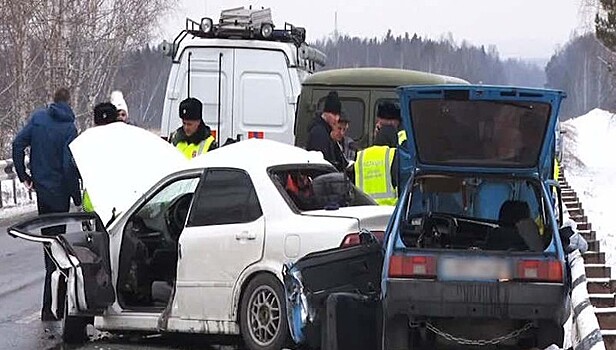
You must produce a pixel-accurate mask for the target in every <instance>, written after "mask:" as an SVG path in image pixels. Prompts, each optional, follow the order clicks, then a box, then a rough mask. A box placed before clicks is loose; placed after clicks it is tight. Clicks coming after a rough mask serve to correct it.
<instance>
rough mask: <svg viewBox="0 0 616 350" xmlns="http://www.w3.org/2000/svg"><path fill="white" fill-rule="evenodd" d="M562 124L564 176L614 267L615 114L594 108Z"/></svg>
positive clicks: (615, 220) (615, 246)
mask: <svg viewBox="0 0 616 350" xmlns="http://www.w3.org/2000/svg"><path fill="white" fill-rule="evenodd" d="M562 127H563V128H562V129H563V130H565V131H566V134H565V135H564V142H565V144H564V149H565V150H564V161H563V162H564V166H565V176H566V177H567V180H568V182H569V184H570V185H571V186H572V187H573V189H574V190H575V191H576V192H577V194H578V197H579V198H580V201H581V202H582V206H583V208H584V214H585V215H586V216H588V220H589V222H590V223H591V224H592V229H593V230H595V231H597V239H599V240H600V242H601V250H602V251H604V252H605V254H606V260H607V263H608V264H609V265H611V266H616V156H615V155H614V152H616V115H614V114H612V113H610V112H607V111H603V110H600V109H594V110H592V111H590V112H589V113H588V114H585V115H583V116H580V117H577V118H575V119H571V120H568V121H567V122H565V123H563V125H562ZM615 270H616V269H612V277H614V276H616V273H615V272H616V271H615Z"/></svg>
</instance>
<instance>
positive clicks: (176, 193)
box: [137, 178, 199, 218]
mask: <svg viewBox="0 0 616 350" xmlns="http://www.w3.org/2000/svg"><path fill="white" fill-rule="evenodd" d="M198 183H199V178H192V179H181V180H178V181H175V182H172V183H170V184H168V185H167V186H165V187H163V188H162V189H161V190H160V191H159V192H158V193H156V194H155V195H154V197H152V198H151V199H150V200H149V201H147V202H146V203H145V204H144V205H143V207H141V209H140V210H139V211H138V212H137V216H138V217H141V218H155V217H158V216H159V215H161V214H162V213H163V212H164V211H165V210H166V209H167V208H168V207H169V205H170V204H171V203H172V202H173V200H175V199H176V198H178V197H180V196H182V195H184V194H189V193H194V192H195V188H196V187H197V184H198Z"/></svg>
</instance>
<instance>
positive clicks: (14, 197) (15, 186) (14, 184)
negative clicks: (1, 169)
mask: <svg viewBox="0 0 616 350" xmlns="http://www.w3.org/2000/svg"><path fill="white" fill-rule="evenodd" d="M13 203H15V205H17V183H16V182H15V178H13Z"/></svg>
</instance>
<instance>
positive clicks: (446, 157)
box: [410, 100, 550, 167]
mask: <svg viewBox="0 0 616 350" xmlns="http://www.w3.org/2000/svg"><path fill="white" fill-rule="evenodd" d="M410 109H411V118H412V124H413V130H414V134H415V140H416V145H417V153H418V157H419V160H420V161H421V162H422V163H424V164H436V165H472V166H481V165H485V166H502V167H532V166H535V164H536V163H537V161H538V158H539V153H540V151H541V146H542V143H543V137H544V135H545V131H546V128H547V125H548V121H549V116H550V105H549V104H546V103H534V102H503V101H451V100H445V101H443V100H418V101H411V103H410Z"/></svg>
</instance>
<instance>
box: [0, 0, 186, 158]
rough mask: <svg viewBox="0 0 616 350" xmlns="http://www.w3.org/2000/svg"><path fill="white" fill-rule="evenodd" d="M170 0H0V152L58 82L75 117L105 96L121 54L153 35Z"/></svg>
mask: <svg viewBox="0 0 616 350" xmlns="http://www.w3.org/2000/svg"><path fill="white" fill-rule="evenodd" d="M176 2H177V0H0V57H1V58H0V63H2V68H0V130H2V131H1V132H0V156H2V157H5V156H6V155H7V151H8V148H9V143H10V141H11V138H12V135H13V134H14V133H15V132H16V131H17V130H18V128H19V127H20V126H21V125H23V122H24V121H25V120H26V118H27V117H28V114H29V113H30V112H31V111H32V109H33V108H35V107H37V106H44V105H45V103H46V102H47V101H48V100H49V96H50V94H51V93H52V92H53V90H55V89H56V88H58V87H60V86H66V87H68V88H69V89H71V90H72V95H73V97H72V101H71V102H72V105H73V108H74V110H75V113H76V115H77V116H78V124H79V126H80V127H85V126H86V125H87V123H88V120H89V119H90V118H86V116H89V115H90V113H89V111H91V109H92V106H93V104H94V102H95V101H97V100H100V99H102V98H103V96H105V97H106V96H107V95H108V93H109V91H110V89H111V87H112V85H114V84H115V83H114V81H115V80H116V79H122V77H118V76H117V72H118V70H119V69H120V67H121V64H122V62H123V58H124V57H125V55H126V54H127V53H128V52H130V51H134V50H136V49H139V48H142V47H144V46H145V45H147V43H148V42H149V41H150V40H151V39H152V38H151V35H152V33H153V32H154V31H155V30H156V29H157V27H158V22H157V19H159V18H161V17H162V16H163V15H164V14H165V13H166V12H167V11H169V10H171V9H172V8H173V7H174V5H175V4H176Z"/></svg>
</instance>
